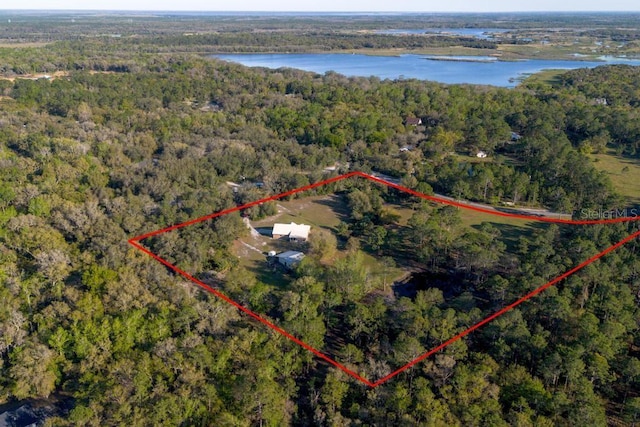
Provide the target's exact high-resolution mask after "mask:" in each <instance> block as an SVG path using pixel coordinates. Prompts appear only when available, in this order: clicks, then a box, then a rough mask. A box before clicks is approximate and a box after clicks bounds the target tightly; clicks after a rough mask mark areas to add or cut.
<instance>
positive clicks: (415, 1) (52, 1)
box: [0, 0, 640, 12]
mask: <svg viewBox="0 0 640 427" xmlns="http://www.w3.org/2000/svg"><path fill="white" fill-rule="evenodd" d="M2 3H3V4H2V5H0V9H31V10H33V9H42V10H52V9H70V10H171V11H180V10H183V11H270V12H276V11H296V12H303V11H304V12H328V11H330V12H343V11H344V12H359V11H366V12H529V11H640V1H638V0H508V1H505V0H445V1H443V0H393V1H392V0H320V1H319V0H180V1H176V0H110V1H109V2H105V1H104V0H102V1H96V0H25V1H23V2H19V1H16V0H4V1H2Z"/></svg>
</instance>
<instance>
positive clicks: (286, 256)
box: [276, 251, 304, 268]
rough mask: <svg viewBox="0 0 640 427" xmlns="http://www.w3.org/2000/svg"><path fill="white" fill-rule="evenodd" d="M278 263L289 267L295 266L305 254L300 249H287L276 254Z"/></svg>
mask: <svg viewBox="0 0 640 427" xmlns="http://www.w3.org/2000/svg"><path fill="white" fill-rule="evenodd" d="M276 258H278V263H280V264H282V265H284V266H285V267H287V268H294V267H295V266H296V265H297V264H298V263H299V262H300V261H302V259H303V258H304V254H303V253H302V252H298V251H286V252H282V253H280V254H278V255H276Z"/></svg>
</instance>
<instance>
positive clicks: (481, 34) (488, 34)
mask: <svg viewBox="0 0 640 427" xmlns="http://www.w3.org/2000/svg"><path fill="white" fill-rule="evenodd" d="M507 31H510V30H507V29H504V28H423V29H411V30H379V31H376V34H396V35H406V34H442V35H454V36H469V37H475V38H478V39H490V38H492V37H493V34H497V33H506V32H507Z"/></svg>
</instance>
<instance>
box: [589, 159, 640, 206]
mask: <svg viewBox="0 0 640 427" xmlns="http://www.w3.org/2000/svg"><path fill="white" fill-rule="evenodd" d="M591 158H592V159H593V164H594V166H595V167H596V168H598V169H600V170H602V171H605V172H606V173H607V174H608V175H609V178H610V179H611V182H612V184H613V186H614V188H615V189H616V190H617V191H618V193H620V195H622V196H623V197H624V198H625V200H626V201H628V202H629V203H630V204H640V161H639V160H637V159H632V158H628V157H622V156H619V155H617V154H615V152H614V151H613V150H608V151H607V152H606V153H603V154H593V155H591Z"/></svg>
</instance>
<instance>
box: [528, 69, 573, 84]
mask: <svg viewBox="0 0 640 427" xmlns="http://www.w3.org/2000/svg"><path fill="white" fill-rule="evenodd" d="M566 72H567V70H556V69H551V70H542V71H540V72H539V73H535V74H532V75H530V76H529V77H527V78H525V79H524V80H522V83H544V84H549V85H557V84H559V83H560V76H561V75H563V74H564V73H566Z"/></svg>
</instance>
